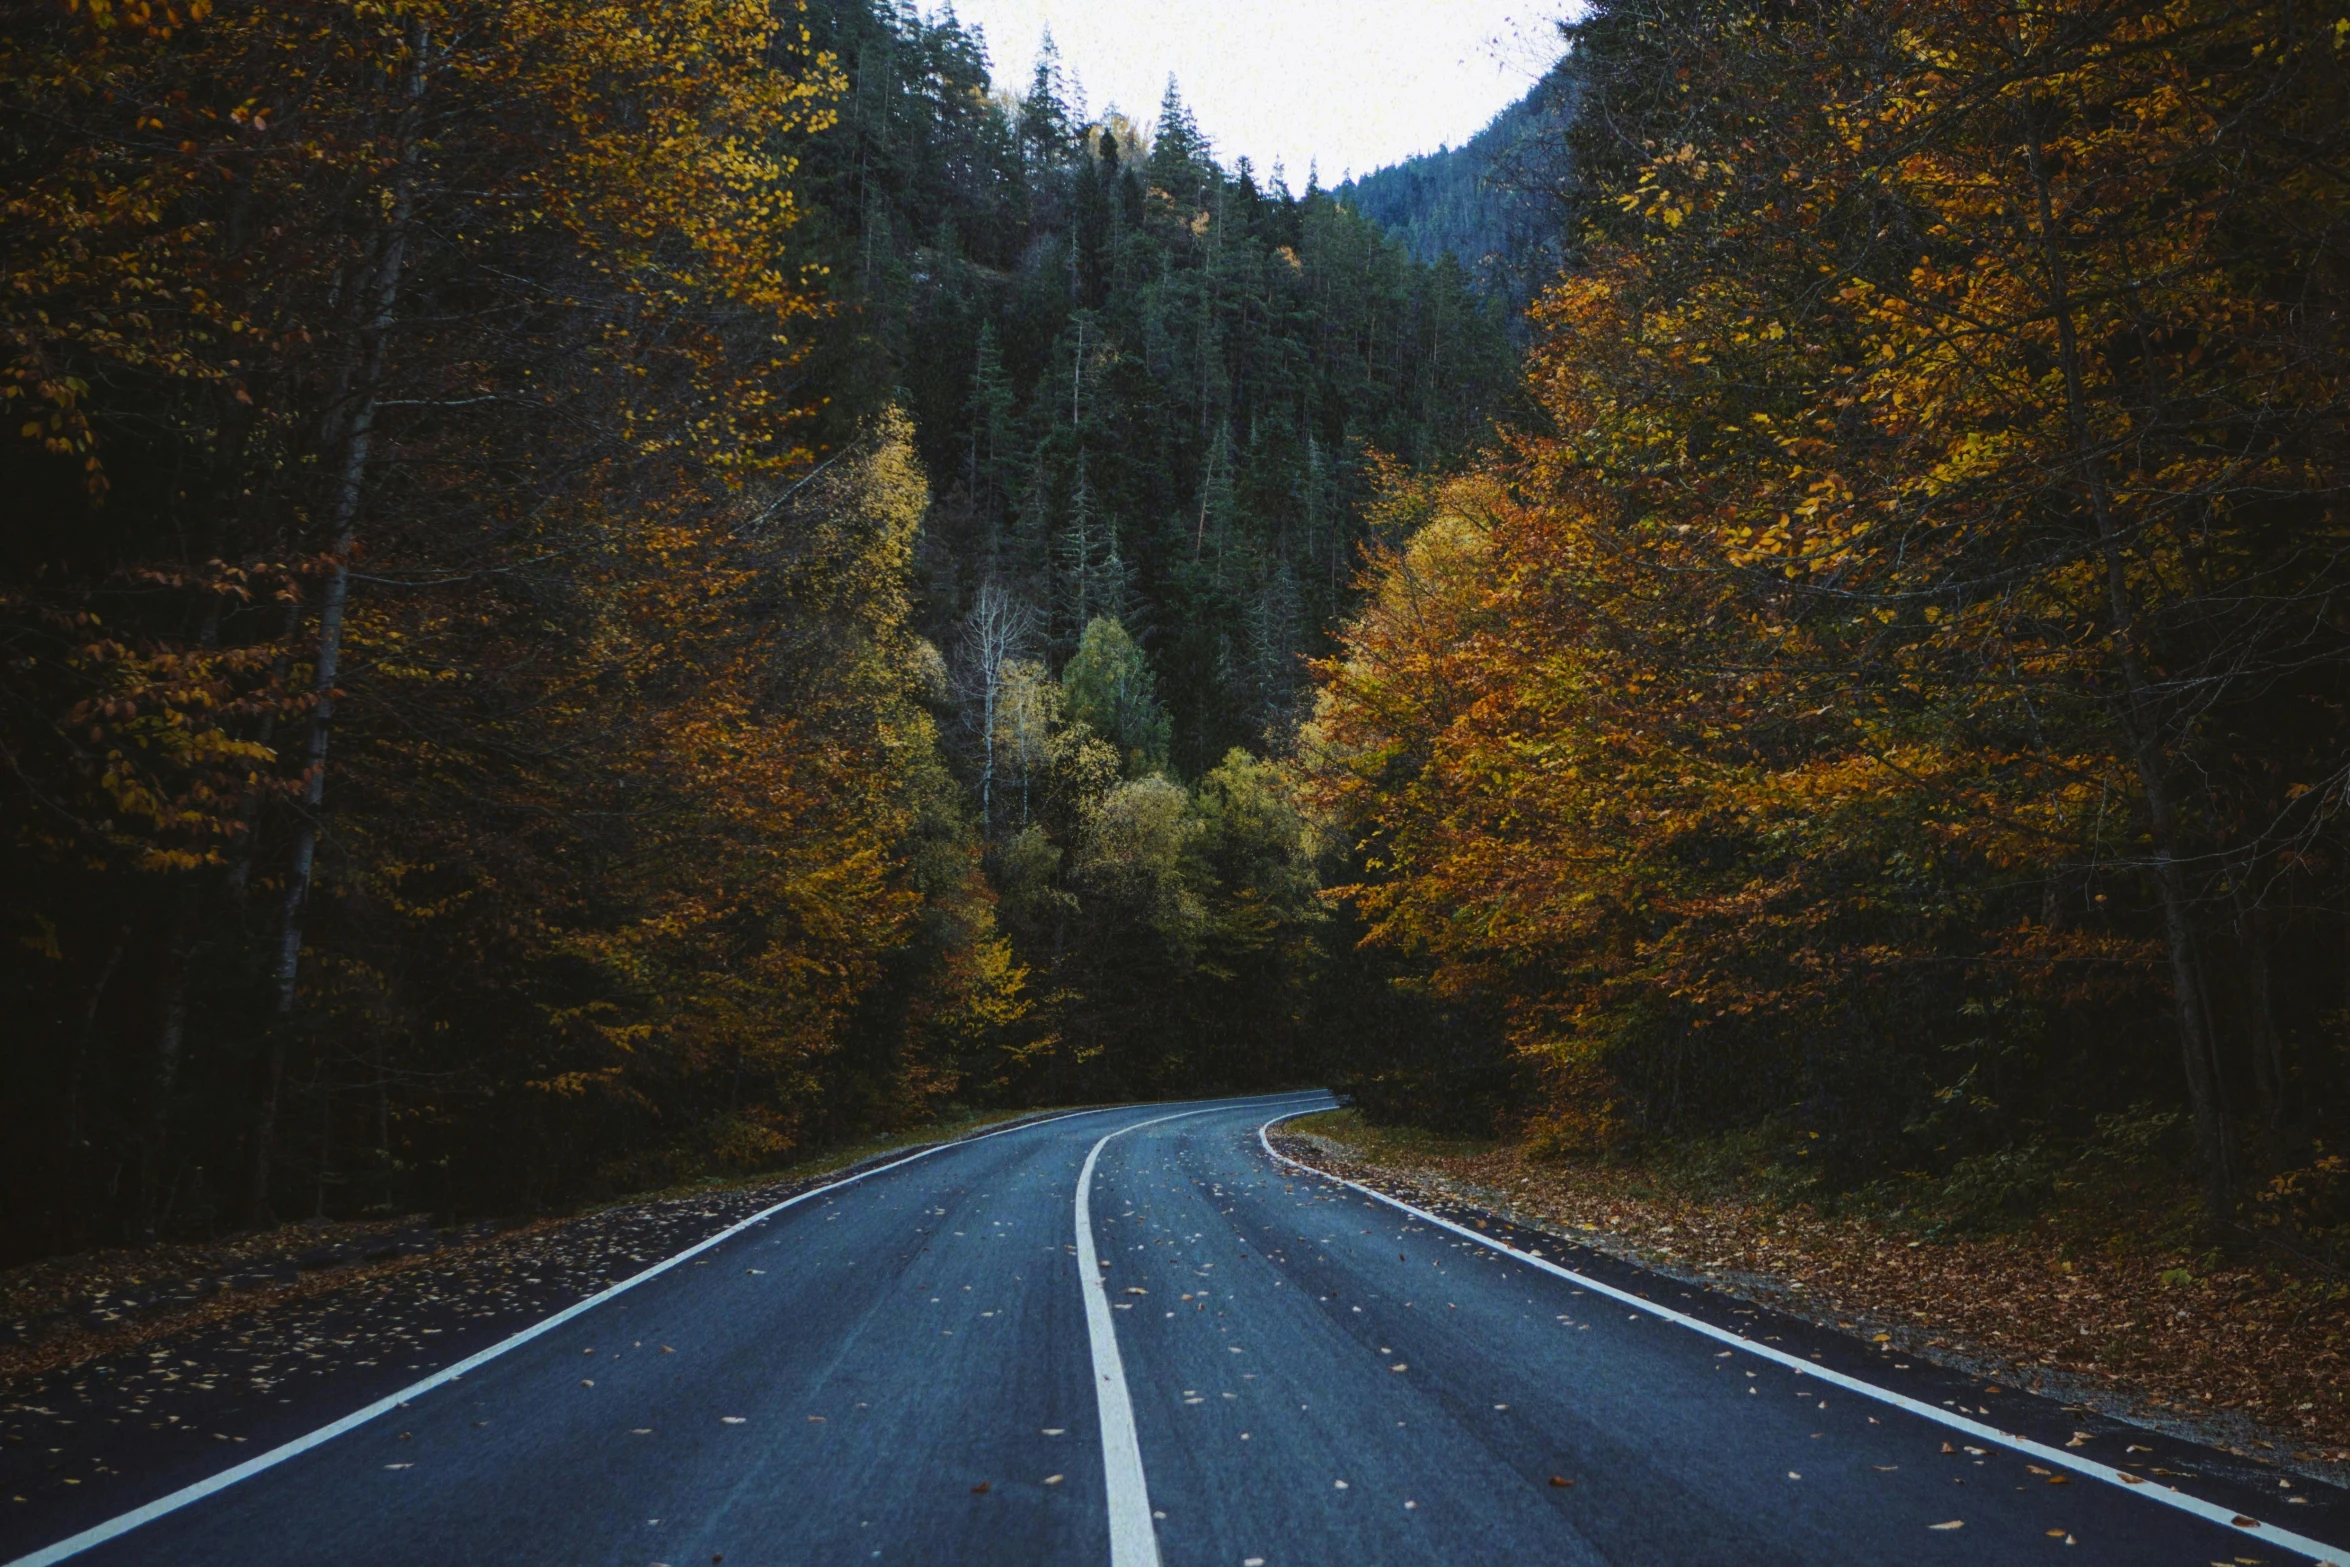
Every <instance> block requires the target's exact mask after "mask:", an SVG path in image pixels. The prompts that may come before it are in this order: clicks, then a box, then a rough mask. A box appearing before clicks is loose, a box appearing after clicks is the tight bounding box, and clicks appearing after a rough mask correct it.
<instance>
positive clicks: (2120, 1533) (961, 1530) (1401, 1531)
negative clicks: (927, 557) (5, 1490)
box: [18, 1094, 2350, 1567]
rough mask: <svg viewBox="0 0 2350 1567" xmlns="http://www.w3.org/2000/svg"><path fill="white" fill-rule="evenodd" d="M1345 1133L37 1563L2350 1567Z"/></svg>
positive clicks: (1071, 1145) (918, 1209) (419, 1398)
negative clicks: (1475, 1197) (1329, 1151)
mask: <svg viewBox="0 0 2350 1567" xmlns="http://www.w3.org/2000/svg"><path fill="white" fill-rule="evenodd" d="M1327 1103H1328V1100H1327V1099H1326V1098H1325V1097H1323V1096H1321V1095H1318V1094H1316V1095H1290V1096H1286V1097H1275V1098H1270V1099H1250V1100H1233V1101H1221V1102H1213V1103H1209V1104H1204V1105H1167V1106H1155V1107H1129V1108H1125V1109H1117V1110H1104V1111H1093V1112H1086V1113H1083V1114H1077V1115H1071V1116H1065V1117H1060V1118H1056V1119H1053V1120H1049V1121H1045V1122H1039V1123H1032V1124H1030V1125H1027V1126H1023V1127H1019V1128H1015V1129H1013V1130H1009V1131H1005V1132H1000V1133H996V1134H991V1135H989V1136H986V1137H981V1138H976V1139H972V1140H969V1141H967V1142H963V1143H957V1144H953V1145H950V1146H948V1147H946V1148H944V1149H941V1150H938V1151H936V1152H933V1153H930V1154H927V1155H924V1156H918V1157H916V1158H913V1159H910V1160H907V1161H904V1162H902V1163H899V1164H895V1165H890V1166H886V1167H884V1168H881V1169H879V1170H876V1171H872V1172H869V1173H867V1174H865V1175H862V1176H859V1177H856V1178H855V1179H854V1180H852V1181H850V1182H847V1183H844V1184H838V1185H835V1186H832V1187H829V1188H825V1189H822V1190H819V1191H817V1192H815V1193H811V1194H809V1195H807V1196H806V1197H804V1198H801V1199H797V1200H795V1201H794V1202H793V1203H792V1204H790V1205H787V1206H785V1207H784V1208H782V1209H781V1210H780V1211H775V1212H773V1213H771V1214H770V1215H769V1216H767V1217H764V1218H762V1219H759V1220H757V1221H754V1222H751V1223H749V1224H747V1225H746V1226H744V1227H741V1228H740V1229H739V1230H738V1231H736V1232H730V1233H729V1234H727V1235H725V1236H723V1237H721V1238H718V1239H717V1240H715V1241H713V1242H710V1243H706V1244H705V1246H704V1247H703V1248H701V1249H698V1250H696V1251H693V1252H690V1253H687V1254H685V1255H684V1256H682V1257H681V1258H679V1259H675V1260H673V1261H672V1262H671V1263H669V1264H665V1265H664V1266H663V1268H662V1269H660V1270H658V1271H656V1272H654V1273H652V1274H650V1275H647V1276H642V1277H640V1278H639V1279H638V1280H636V1281H634V1282H632V1283H630V1284H626V1285H623V1286H622V1287H620V1288H619V1289H617V1290H615V1291H613V1292H611V1293H610V1294H609V1295H608V1296H607V1297H604V1298H601V1299H599V1300H598V1301H596V1302H594V1303H591V1304H588V1305H586V1306H584V1307H583V1308H577V1309H575V1311H574V1312H573V1313H569V1314H566V1315H565V1316H564V1317H563V1318H562V1319H561V1320H559V1321H556V1322H555V1323H554V1324H553V1325H552V1326H549V1327H544V1328H543V1329H542V1330H537V1331H536V1332H535V1336H530V1337H527V1338H526V1339H525V1340H524V1341H521V1342H514V1341H509V1342H508V1344H507V1345H506V1346H504V1347H502V1348H499V1349H495V1350H492V1351H489V1352H486V1353H485V1354H484V1355H483V1356H480V1357H476V1359H477V1361H478V1363H476V1364H472V1365H471V1368H470V1369H468V1370H465V1371H464V1373H463V1375H462V1376H460V1377H457V1378H456V1379H454V1380H448V1381H445V1382H442V1383H441V1384H440V1385H438V1386H433V1387H430V1388H424V1389H419V1390H413V1391H412V1392H411V1393H410V1395H409V1396H408V1397H407V1398H406V1399H405V1401H401V1400H398V1399H393V1400H387V1404H388V1405H389V1407H387V1408H385V1409H384V1410H382V1412H380V1413H377V1414H375V1415H373V1416H372V1417H371V1418H366V1419H363V1420H357V1421H349V1420H344V1421H341V1422H340V1423H341V1424H343V1425H344V1426H346V1427H347V1428H346V1429H341V1430H339V1431H338V1430H335V1429H333V1427H331V1426H328V1425H326V1423H327V1422H330V1421H335V1420H336V1419H337V1417H339V1416H343V1415H344V1414H345V1413H346V1412H345V1411H342V1410H318V1411H315V1412H313V1413H314V1416H315V1418H316V1419H318V1420H319V1421H320V1422H321V1425H322V1428H323V1432H314V1433H312V1435H311V1436H309V1437H305V1438H303V1439H301V1440H299V1441H297V1442H294V1443H290V1444H287V1447H288V1448H289V1449H294V1450H293V1451H290V1452H289V1451H288V1450H287V1449H280V1450H279V1451H277V1452H273V1453H270V1454H264V1455H262V1457H261V1458H259V1459H256V1460H253V1461H251V1462H250V1463H248V1464H247V1465H245V1466H244V1468H245V1469H246V1470H249V1471H251V1472H250V1473H245V1474H243V1475H242V1477H241V1478H235V1479H233V1480H231V1481H228V1483H222V1481H223V1479H224V1476H216V1477H215V1478H214V1479H213V1480H212V1481H210V1482H207V1483H206V1486H205V1487H199V1488H198V1489H200V1490H205V1492H206V1494H201V1495H198V1496H194V1497H192V1498H189V1497H184V1496H183V1497H181V1498H179V1499H177V1500H174V1499H171V1498H165V1499H159V1500H158V1502H157V1503H155V1504H151V1505H150V1506H148V1507H147V1508H145V1509H142V1510H141V1511H140V1512H137V1513H133V1514H129V1515H125V1516H124V1517H123V1518H118V1519H116V1520H114V1521H113V1522H111V1523H108V1524H103V1525H100V1526H99V1527H97V1528H96V1529H93V1530H90V1531H87V1532H86V1533H85V1534H83V1535H79V1536H76V1537H74V1538H73V1539H70V1540H66V1541H62V1542H58V1543H56V1544H53V1545H47V1546H45V1547H44V1548H41V1549H35V1550H33V1551H32V1552H31V1554H28V1555H23V1556H20V1557H19V1558H18V1561H19V1563H46V1562H50V1561H59V1560H65V1559H68V1558H69V1557H70V1558H72V1559H75V1560H77V1561H82V1562H88V1563H93V1564H96V1563H107V1564H118V1563H169V1564H173V1567H204V1564H223V1567H226V1564H230V1563H235V1564H238V1567H257V1564H271V1563H323V1562H331V1563H336V1564H338V1567H361V1564H375V1563H380V1564H384V1567H416V1564H420V1563H501V1564H538V1563H549V1564H553V1563H564V1564H590V1563H593V1564H604V1563H609V1564H613V1567H647V1564H651V1563H667V1564H670V1567H686V1564H688V1563H704V1562H710V1563H719V1562H723V1563H732V1564H771V1563H772V1564H802V1563H853V1562H869V1561H881V1562H893V1561H894V1562H923V1563H954V1564H964V1563H986V1562H1004V1563H1046V1562H1050V1563H1101V1562H1109V1563H1111V1564H1112V1567H1149V1564H1151V1563H1155V1562H1160V1561H1164V1562H1165V1563H1168V1564H1171V1567H1172V1564H1183V1567H1189V1564H1194V1563H1200V1564H1209V1563H1213V1564H1231V1567H1244V1564H1264V1567H1280V1564H1290V1563H1300V1564H1303V1563H1332V1564H1335V1563H1381V1564H1385V1563H1414V1562H1431V1563H1466V1562H1478V1561H1481V1560H1510V1561H1528V1562H1544V1563H1609V1564H1623V1563H1659V1564H1674V1567H1681V1564H1701V1563H1721V1564H1725V1567H1728V1564H1736V1567H1766V1564H1777V1563H1786V1564H1790V1567H1793V1564H1798V1563H1800V1564H1804V1567H1819V1564H1826V1563H1847V1562H1849V1563H1864V1562H1865V1563H1880V1562H1885V1561H1901V1562H1905V1563H1907V1562H1920V1563H1943V1562H1947V1563H2002V1564H2004V1563H2011V1562H2037V1561H2049V1562H2062V1563H2065V1564H2068V1567H2073V1564H2089V1563H2098V1564H2108V1563H2110V1564H2115V1567H2123V1564H2127V1567H2167V1564H2172V1563H2177V1564H2181V1567H2205V1564H2207V1563H2213V1562H2221V1563H2239V1562H2250V1561H2259V1562H2287V1561H2296V1560H2302V1561H2305V1560H2309V1559H2312V1558H2313V1557H2319V1558H2321V1559H2332V1560H2338V1561H2340V1562H2342V1563H2346V1564H2350V1550H2339V1551H2331V1552H2330V1554H2329V1548H2328V1547H2327V1546H2325V1545H2321V1544H2320V1543H2319V1542H2321V1541H2332V1542H2336V1543H2350V1499H2346V1498H2345V1497H2344V1496H2343V1495H2342V1494H2341V1493H2337V1492H2332V1491H2329V1490H2327V1489H2326V1488H2324V1487H2320V1486H2315V1485H2312V1484H2310V1483H2308V1482H2305V1481H2301V1480H2298V1479H2295V1480H2292V1481H2290V1483H2289V1484H2288V1485H2285V1486H2280V1485H2279V1483H2278V1476H2277V1474H2276V1472H2275V1471H2273V1470H2264V1469H2261V1468H2258V1467H2256V1466H2254V1465H2251V1464H2249V1463H2245V1462H2242V1461H2240V1460H2237V1459H2234V1458H2232V1457H2230V1456H2229V1455H2226V1454H2222V1453H2217V1452H2213V1451H2211V1450H2208V1449H2200V1448H2193V1447H2189V1446H2185V1445H2182V1444H2179V1443H2176V1442H2173V1441H2170V1440H2169V1439H2166V1438H2158V1437H2154V1436H2151V1435H2149V1434H2147V1433H2146V1432H2144V1431H2141V1430H2138V1429H2135V1428H2131V1427H2124V1426H2120V1425H2116V1424H2112V1423H2110V1422H2104V1421H2101V1420H2098V1419H2095V1418H2093V1417H2090V1416H2088V1415H2085V1414H2083V1413H2081V1412H2078V1411H2067V1410H2065V1409H2063V1408H2062V1407H2060V1406H2058V1405H2056V1404H2054V1403H2052V1402H2049V1401H2045V1400H2040V1399H2036V1398H2032V1397H2029V1396H2027V1395H2020V1394H2016V1393H2013V1392H2008V1391H2003V1390H1999V1389H1995V1388H1992V1387H1988V1386H1986V1385H1985V1384H1983V1383H1982V1382H1980V1381H1979V1380H1975V1379H1969V1378H1966V1377H1963V1376H1959V1375H1957V1374H1955V1373H1945V1372H1941V1371H1937V1370H1935V1369H1934V1368H1931V1367H1925V1366H1912V1365H1904V1364H1901V1363H1900V1362H1898V1361H1897V1360H1896V1359H1895V1358H1894V1357H1893V1356H1892V1355H1891V1354H1890V1353H1889V1352H1887V1351H1886V1350H1884V1349H1882V1348H1879V1347H1873V1346H1871V1345H1868V1344H1864V1343H1861V1342H1859V1341H1857V1340H1854V1339H1850V1338H1845V1337H1841V1336H1838V1335H1834V1334H1829V1333H1824V1332H1821V1331H1818V1330H1814V1329H1811V1328H1807V1327H1805V1326H1802V1325H1800V1324H1796V1323H1793V1322H1791V1321H1787V1320H1784V1319H1781V1318H1777V1317H1774V1316H1771V1315H1770V1314H1768V1313H1764V1312H1760V1311H1757V1310H1756V1309H1755V1308H1753V1307H1751V1306H1747V1305H1744V1304H1742V1303H1740V1302H1738V1301H1735V1300H1732V1299H1729V1298H1727V1297H1718V1296H1711V1295H1708V1294H1706V1293H1705V1292H1703V1291H1699V1290H1695V1289H1693V1288H1690V1287H1684V1286H1681V1285H1678V1284H1674V1283H1672V1282H1670V1281H1666V1280H1663V1279H1660V1278H1658V1277H1656V1276H1654V1275H1649V1274H1644V1273H1641V1272H1639V1271H1637V1270H1634V1269H1630V1268H1627V1267H1624V1266H1622V1265H1619V1264H1614V1263H1611V1262H1608V1261H1607V1260H1605V1259H1602V1258H1598V1257H1594V1256H1591V1255H1588V1254H1584V1253H1579V1252H1574V1251H1573V1250H1572V1249H1571V1248H1562V1247H1561V1246H1560V1245H1559V1243H1558V1242H1556V1241H1555V1240H1552V1239H1549V1238H1546V1237H1541V1236H1536V1235H1531V1234H1527V1233H1522V1232H1517V1231H1514V1230H1512V1229H1510V1228H1509V1227H1508V1226H1507V1225H1505V1224H1502V1223H1500V1222H1499V1221H1498V1220H1491V1219H1487V1218H1482V1217H1481V1216H1478V1215H1473V1214H1466V1213H1428V1212H1422V1211H1419V1210H1407V1209H1405V1208H1403V1207H1400V1206H1398V1205H1396V1204H1394V1203H1392V1202H1390V1201H1386V1200H1383V1199H1381V1198H1380V1197H1379V1196H1377V1195H1376V1194H1373V1193H1369V1192H1366V1191H1364V1190H1362V1189H1359V1188H1349V1187H1347V1186H1345V1185H1342V1184H1340V1183H1336V1182H1333V1181H1329V1180H1325V1179H1322V1178H1319V1177H1316V1176H1314V1175H1312V1174H1310V1173H1308V1172H1305V1171H1303V1170H1300V1169H1298V1168H1295V1167H1292V1166H1289V1165H1287V1164H1285V1163H1282V1162H1280V1161H1279V1160H1278V1159H1277V1158H1276V1156H1275V1154H1274V1153H1273V1151H1272V1150H1271V1149H1270V1148H1269V1147H1268V1145H1267V1144H1266V1143H1265V1141H1264V1140H1263V1139H1262V1138H1261V1137H1260V1135H1259V1128H1260V1127H1261V1126H1262V1125H1263V1124H1264V1123H1265V1122H1266V1121H1267V1120H1268V1119H1270V1118H1272V1117H1275V1116H1278V1115H1283V1114H1289V1113H1295V1112H1298V1111H1302V1110H1308V1109H1314V1108H1319V1107H1322V1106H1324V1105H1326V1104H1327ZM1081 1214H1082V1215H1083V1216H1084V1218H1085V1219H1087V1220H1089V1221H1090V1222H1084V1223H1081V1222H1080V1215H1081ZM1509 1247H1514V1248H1517V1250H1514V1251H1513V1250H1509V1249H1504V1248H1509ZM1535 1253H1544V1254H1546V1255H1542V1256H1539V1257H1538V1256H1535V1255H1534V1254H1535ZM1569 1270H1571V1271H1569ZM1089 1274H1090V1275H1092V1276H1093V1278H1094V1280H1096V1281H1098V1282H1089V1281H1088V1278H1087V1276H1088V1275H1089ZM444 1375H445V1374H444ZM2032 1444H2037V1445H2032ZM2125 1474H2126V1475H2127V1476H2128V1478H2125ZM2172 1486H2177V1487H2178V1488H2179V1489H2177V1490H2175V1491H2174V1490H2170V1489H2169V1488H2170V1487H2172ZM207 1487H209V1489H207ZM2296 1499H2297V1500H2296ZM2189 1507H2200V1508H2201V1509H2202V1513H2200V1514H2199V1513H2197V1512H2195V1511H2190V1510H2186V1509H2187V1508H2189ZM2239 1509H2241V1511H2239ZM2239 1518H2240V1519H2241V1520H2243V1521H2242V1522H2241V1523H2238V1522H2235V1521H2233V1520H2236V1519H2239ZM37 1543H39V1542H34V1541H26V1542H22V1544H23V1545H34V1544H37ZM20 1548H21V1547H20Z"/></svg>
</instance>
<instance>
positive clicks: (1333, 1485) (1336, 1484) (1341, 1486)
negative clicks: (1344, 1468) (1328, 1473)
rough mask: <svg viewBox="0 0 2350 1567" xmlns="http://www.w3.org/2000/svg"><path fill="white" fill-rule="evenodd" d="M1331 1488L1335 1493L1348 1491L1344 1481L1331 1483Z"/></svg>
mask: <svg viewBox="0 0 2350 1567" xmlns="http://www.w3.org/2000/svg"><path fill="white" fill-rule="evenodd" d="M1330 1488H1331V1489H1332V1490H1334V1491H1343V1490H1345V1489H1346V1482H1345V1481H1344V1480H1333V1481H1331V1482H1330Z"/></svg>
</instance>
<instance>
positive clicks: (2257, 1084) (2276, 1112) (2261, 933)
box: [2230, 878, 2285, 1174]
mask: <svg viewBox="0 0 2350 1567" xmlns="http://www.w3.org/2000/svg"><path fill="white" fill-rule="evenodd" d="M2230 891H2231V892H2232V893H2233V895H2234V898H2235V904H2236V939H2237V941H2238V942H2239V943H2240V944H2241V945H2242V947H2243V949H2244V969H2245V974H2246V977H2247V978H2248V979H2250V981H2251V990H2252V1021H2253V1026H2254V1029H2255V1030H2256V1033H2255V1037H2254V1039H2253V1042H2252V1043H2253V1048H2252V1080H2253V1086H2254V1089H2255V1091H2256V1092H2257V1093H2258V1094H2259V1095H2260V1122H2259V1130H2258V1137H2259V1151H2260V1158H2261V1160H2262V1163H2263V1165H2264V1166H2265V1167H2266V1168H2267V1169H2268V1171H2269V1172H2270V1173H2271V1174H2274V1173H2276V1172H2277V1171H2279V1170H2281V1169H2283V1168H2284V1160H2285V1042H2284V1038H2283V1035H2282V1032H2281V1031H2280V1030H2279V1029H2278V1027H2277V1009H2276V986H2275V975H2274V973H2273V971H2272V970H2271V968H2270V966H2269V961H2268V946H2269V940H2268V937H2269V932H2268V925H2269V922H2268V918H2267V915H2266V912H2265V911H2264V910H2263V909H2262V908H2261V906H2260V904H2259V902H2258V901H2257V900H2256V899H2254V898H2252V897H2251V896H2250V895H2249V889H2248V888H2247V887H2246V886H2245V884H2244V880H2243V879H2242V878H2238V879H2236V880H2235V881H2234V882H2233V883H2232V884H2231V886H2230Z"/></svg>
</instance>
